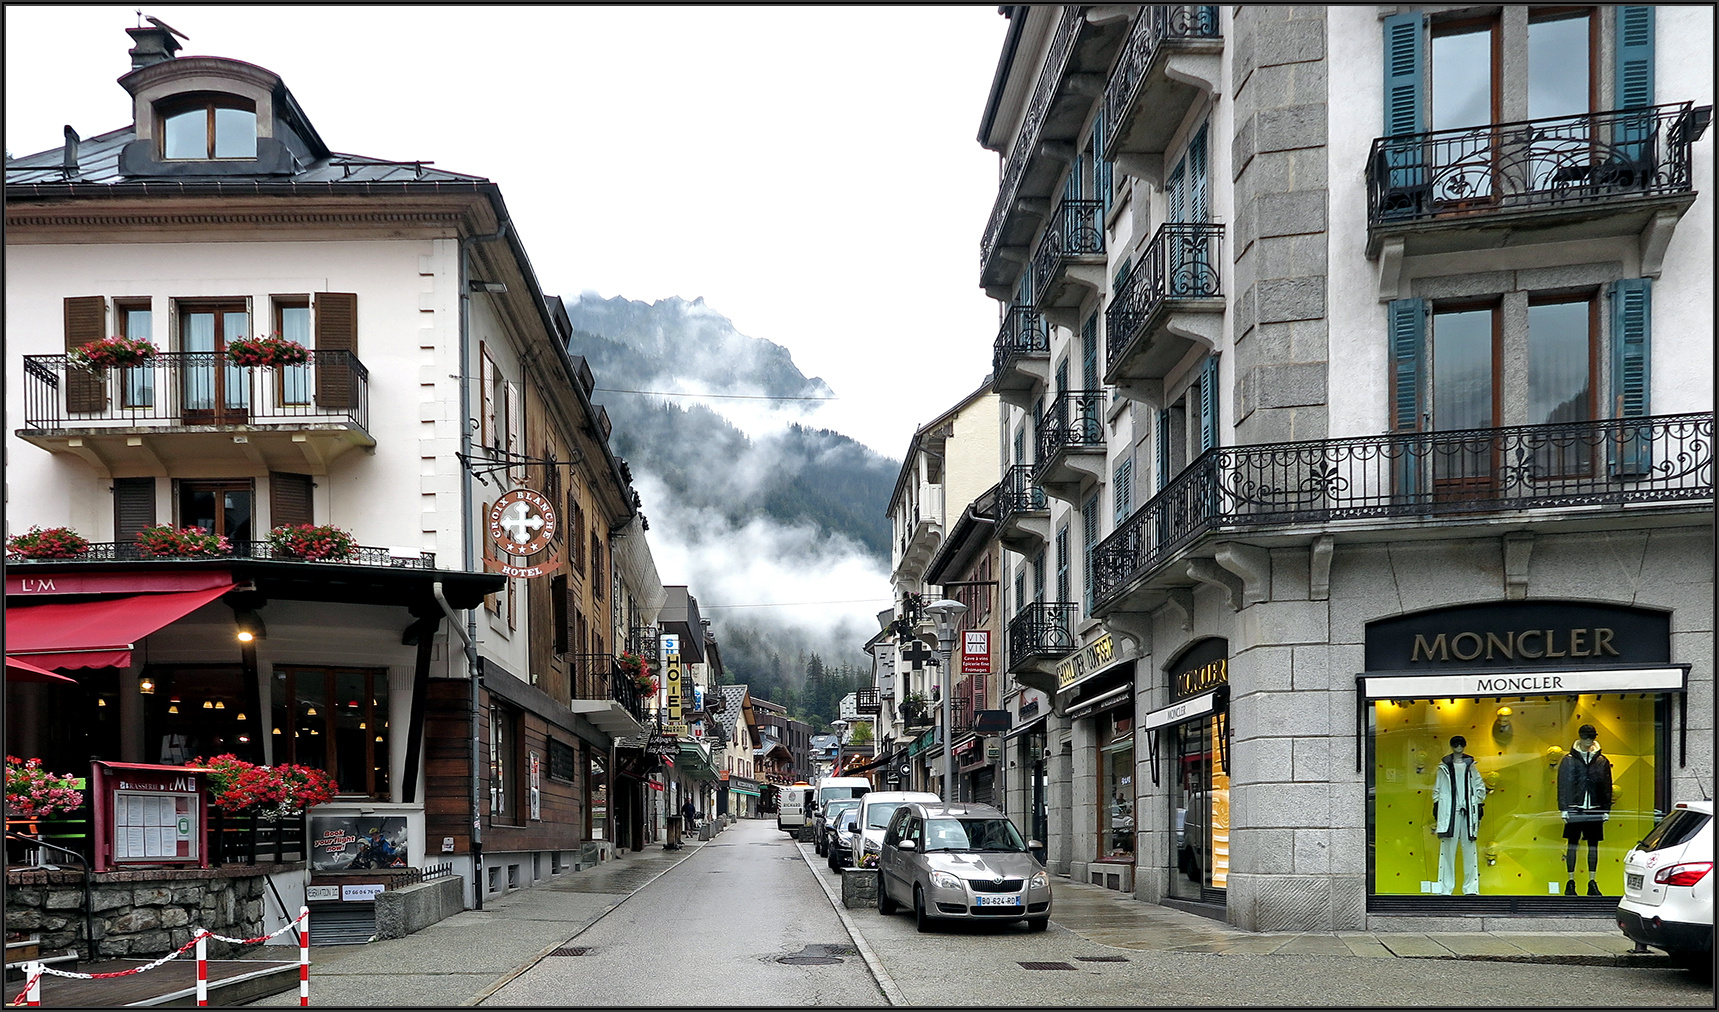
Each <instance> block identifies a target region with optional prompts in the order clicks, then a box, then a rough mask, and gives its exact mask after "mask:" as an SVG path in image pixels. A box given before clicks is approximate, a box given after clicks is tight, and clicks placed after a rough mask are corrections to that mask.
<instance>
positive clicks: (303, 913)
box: [298, 906, 310, 1006]
mask: <svg viewBox="0 0 1719 1012" xmlns="http://www.w3.org/2000/svg"><path fill="white" fill-rule="evenodd" d="M298 922H299V923H298V1003H299V1005H300V1006H308V1005H309V1004H310V907H308V906H305V907H299V908H298Z"/></svg>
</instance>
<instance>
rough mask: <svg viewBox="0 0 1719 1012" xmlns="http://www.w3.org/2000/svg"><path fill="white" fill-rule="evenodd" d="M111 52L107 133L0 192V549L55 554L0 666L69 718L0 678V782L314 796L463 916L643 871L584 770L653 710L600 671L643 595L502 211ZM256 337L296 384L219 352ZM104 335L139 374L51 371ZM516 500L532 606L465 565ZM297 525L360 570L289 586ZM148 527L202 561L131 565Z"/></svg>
mask: <svg viewBox="0 0 1719 1012" xmlns="http://www.w3.org/2000/svg"><path fill="white" fill-rule="evenodd" d="M115 34H116V36H117V32H116V33H115ZM129 34H130V35H131V36H132V41H133V43H134V48H133V50H132V56H133V61H134V62H133V68H132V70H131V71H130V72H129V73H127V74H125V75H124V76H123V77H121V78H120V80H119V85H120V86H121V87H123V88H125V90H126V91H127V92H128V94H129V95H130V97H131V100H132V104H133V110H134V115H133V118H132V121H131V122H130V123H129V124H126V125H124V126H121V127H119V128H118V129H114V130H109V131H107V132H104V133H99V134H95V135H93V136H91V137H89V138H87V139H80V138H79V137H78V136H77V134H76V133H75V132H72V131H71V129H70V128H68V133H67V143H66V145H65V146H64V147H62V148H58V149H55V150H52V151H47V152H42V153H39V154H35V155H29V156H25V157H21V158H16V159H12V160H9V161H8V162H7V164H6V220H7V231H6V264H7V272H6V309H5V312H6V330H7V335H8V337H7V342H6V358H5V369H6V373H5V375H6V390H7V398H6V415H7V418H6V421H7V424H6V437H5V438H6V443H7V446H6V459H7V485H6V491H7V501H6V506H7V509H6V522H7V532H6V533H7V534H8V536H15V535H20V534H24V533H26V532H28V531H29V529H31V528H33V527H41V528H71V529H73V530H74V531H75V532H76V533H77V534H78V535H79V536H81V537H82V538H83V539H84V540H85V541H86V542H88V543H89V547H88V548H87V549H86V550H84V551H82V552H80V553H75V554H72V555H70V556H69V557H65V558H26V557H24V556H19V555H14V556H13V557H12V558H11V559H10V560H9V561H10V562H11V565H9V567H8V572H7V602H6V603H7V616H6V617H7V630H8V641H7V650H8V652H9V653H17V652H20V651H22V652H23V653H24V655H25V657H26V659H28V658H30V657H34V658H36V660H37V662H38V663H39V665H40V666H45V667H48V668H55V669H58V670H60V671H61V672H69V673H70V677H71V678H72V679H74V682H75V683H74V684H72V685H69V686H68V685H66V683H65V682H63V681H62V682H57V683H51V684H50V683H42V684H15V683H14V681H13V679H11V678H10V677H9V678H8V694H7V704H8V705H7V714H8V723H7V749H8V753H9V754H14V755H26V756H38V757H41V758H43V759H44V761H45V762H46V763H47V765H48V766H49V767H50V768H53V769H56V770H62V771H63V770H65V769H71V770H72V771H73V773H74V774H75V775H81V774H84V773H87V771H88V762H89V759H90V757H91V756H99V757H101V758H103V759H105V760H110V761H123V762H134V763H135V762H143V763H159V762H176V761H182V760H184V759H189V758H192V757H195V756H213V755H216V754H218V753H222V752H234V753H237V754H239V755H240V756H241V757H242V758H246V759H250V760H252V761H255V762H258V763H282V762H295V763H299V764H302V765H309V766H314V767H318V768H321V769H324V770H325V771H326V772H328V773H329V774H330V775H331V776H332V777H334V778H335V779H336V781H337V782H338V786H339V797H338V798H337V799H336V801H335V803H334V804H333V805H331V806H327V807H326V809H325V810H324V809H319V810H318V811H317V812H313V813H312V814H313V819H314V818H316V817H318V816H319V815H329V814H336V815H344V816H349V817H350V818H352V819H354V820H358V821H369V820H387V826H388V827H389V828H388V832H389V833H390V834H391V835H397V836H398V841H397V842H398V843H400V845H401V846H402V849H403V851H404V852H405V854H406V856H407V860H408V861H409V863H410V864H411V865H412V866H424V865H425V864H439V863H441V862H444V861H451V862H453V864H454V865H455V872H456V874H457V875H459V876H460V877H461V878H463V879H464V880H465V902H466V903H467V904H468V905H481V904H482V901H483V897H484V896H485V895H499V894H500V893H503V892H506V891H509V890H511V889H515V888H522V887H527V886H530V885H532V884H533V883H535V882H537V881H541V880H544V879H547V878H549V877H552V876H553V875H556V874H559V873H560V872H562V871H565V870H572V869H575V868H578V867H580V866H582V865H583V864H588V863H594V862H595V861H597V860H599V859H601V858H602V857H603V856H604V855H605V854H606V853H607V852H609V851H612V850H613V849H614V848H616V847H631V848H633V849H638V848H639V847H642V846H643V844H644V832H645V824H644V817H645V816H644V805H643V795H644V785H643V778H644V777H645V776H646V775H647V771H646V770H645V769H644V766H645V764H646V763H645V759H644V758H643V757H642V756H637V755H632V756H628V755H619V754H617V752H616V749H615V745H614V743H615V740H616V739H618V738H621V737H624V736H627V735H637V734H638V733H639V732H640V730H641V729H642V727H643V724H642V720H643V717H644V714H645V710H646V707H647V705H649V702H650V701H649V700H647V699H643V698H641V693H640V691H639V690H638V688H637V687H636V686H635V685H634V684H633V682H632V681H631V680H627V679H622V678H621V677H619V675H618V669H617V668H616V666H615V659H616V655H618V654H619V653H620V652H621V651H623V650H625V649H628V648H629V647H630V648H631V649H633V650H643V649H646V648H647V646H648V647H649V648H651V649H653V650H654V644H655V635H656V634H655V628H654V627H655V621H656V610H657V609H658V608H660V607H661V604H662V598H663V591H662V587H661V585H660V581H659V580H658V577H657V574H656V570H655V566H654V563H652V562H651V557H650V552H649V548H648V545H647V544H646V543H645V533H644V530H645V525H644V523H643V520H642V515H641V514H640V512H639V508H638V506H639V504H638V499H637V496H636V494H635V493H634V491H633V489H632V487H631V477H630V474H629V473H628V472H627V469H626V467H625V464H624V463H623V462H621V461H620V460H618V459H617V458H616V457H615V456H614V454H613V453H612V452H611V450H610V449H609V446H608V436H609V422H608V418H607V416H606V414H605V413H604V412H603V411H602V409H601V408H600V407H598V406H596V405H593V404H592V402H591V400H590V394H591V390H592V385H593V382H594V379H593V377H592V375H591V371H590V369H589V368H588V367H587V366H586V365H585V363H584V362H583V360H580V359H577V358H573V357H571V356H569V354H568V353H567V340H568V337H569V336H570V334H571V326H570V324H569V322H568V319H567V316H566V313H565V312H564V311H562V309H561V306H560V302H559V300H557V299H554V298H552V297H548V296H546V295H545V294H544V293H543V291H542V289H541V287H540V286H539V284H538V281H537V279H536V277H535V275H534V273H533V270H532V267H531V263H530V260H529V258H528V256H527V254H526V251H525V248H524V246H523V244H522V243H521V240H520V237H519V229H518V228H516V227H515V225H514V223H513V221H512V220H511V219H510V217H509V214H508V210H507V207H506V205H505V203H504V202H503V200H502V197H501V193H500V191H499V189H498V188H497V187H496V185H495V184H493V183H491V182H490V181H488V180H487V179H484V178H482V177H479V176H473V175H465V174H460V173H454V172H448V171H443V170H439V169H434V168H431V167H430V166H428V165H426V164H423V163H416V162H395V161H388V160H383V159H376V158H369V157H364V156H359V155H350V154H342V153H339V152H338V151H335V150H333V149H331V148H330V147H329V146H328V144H326V143H325V142H324V141H323V139H322V138H321V137H320V136H319V135H318V133H317V131H316V129H315V128H314V127H313V126H312V124H311V121H310V119H309V117H308V115H307V114H306V111H305V110H303V109H302V108H300V106H299V105H298V104H297V102H296V101H295V100H294V98H293V96H292V93H291V91H290V90H288V88H287V87H286V85H285V83H284V82H283V81H282V79H281V78H280V77H279V76H277V75H276V74H275V73H273V72H271V71H269V70H265V69H263V68H261V67H257V66H254V65H252V64H249V63H245V62H242V61H240V60H235V59H228V58H224V57H204V56H183V57H181V56H177V55H176V50H177V49H178V48H179V43H178V41H177V39H176V38H175V37H174V36H173V34H172V33H171V30H168V29H162V28H136V29H130V30H129ZM351 140H353V141H354V142H356V143H358V144H360V145H361V144H362V143H363V138H352V139H351ZM269 334H276V335H279V336H280V337H283V338H285V339H287V340H290V341H292V342H295V343H296V344H298V345H301V346H303V348H305V349H308V358H307V359H305V360H303V361H302V362H299V363H296V364H285V365H281V364H252V363H250V362H247V361H242V360H240V359H238V358H235V357H234V356H233V354H231V352H233V351H234V349H235V347H236V346H237V347H240V348H242V347H243V346H242V344H240V342H241V339H247V338H251V337H261V336H264V335H269ZM115 335H119V336H123V337H128V338H132V339H139V340H144V341H148V342H149V343H150V344H152V345H153V347H154V348H155V349H157V350H156V352H155V354H154V355H153V357H150V358H149V359H147V360H146V361H141V362H130V363H123V364H118V365H112V366H110V367H108V368H105V369H96V370H91V369H88V368H84V367H81V366H80V365H79V363H78V355H79V354H80V353H84V352H86V350H87V348H88V347H89V346H90V345H91V344H92V343H93V342H102V341H103V339H105V338H109V337H112V336H115ZM462 461H465V462H469V464H470V466H469V467H468V466H465V464H464V463H462ZM518 485H526V486H529V487H531V488H533V489H536V490H537V491H539V492H541V493H542V494H543V495H544V496H545V497H547V501H548V503H549V504H550V508H551V510H552V511H553V512H554V513H556V514H558V517H557V520H556V522H557V523H558V525H559V527H558V531H557V534H556V536H555V538H554V540H553V548H552V550H551V551H549V552H546V553H544V554H543V555H540V556H536V557H535V558H534V559H533V560H532V561H539V562H541V561H546V560H550V559H551V557H553V560H552V561H549V562H548V570H547V571H546V572H545V573H544V574H543V575H541V576H538V577H535V578H531V579H526V578H523V577H520V578H505V577H503V576H501V575H499V574H497V573H494V572H492V571H490V567H487V566H486V561H497V560H493V559H492V557H493V556H494V555H495V552H494V550H493V546H492V542H491V538H490V537H489V536H488V533H487V532H488V530H489V527H490V523H489V518H488V516H487V514H488V512H489V509H490V507H491V504H492V503H494V502H495V501H496V500H497V499H498V498H499V497H500V495H501V493H502V492H503V491H504V490H506V489H508V488H510V487H514V486H518ZM508 519H509V517H503V518H502V520H503V521H504V524H503V526H505V521H507V520H508ZM515 519H524V520H526V521H528V524H529V525H539V526H528V527H527V528H522V529H525V530H533V531H541V530H542V528H541V526H540V525H541V524H543V523H545V522H546V521H547V516H546V515H545V511H542V510H535V509H534V510H529V511H526V513H524V514H521V515H520V516H519V517H517V518H515ZM302 524H312V525H332V526H334V527H337V528H341V529H343V530H344V531H346V532H348V533H349V534H350V535H351V538H352V540H353V541H355V542H356V545H357V546H358V547H356V548H355V549H354V550H353V551H352V552H350V553H349V554H346V555H344V556H336V557H332V558H326V559H322V560H320V561H314V562H313V561H309V560H308V559H307V557H305V556H304V555H303V554H297V555H295V554H293V550H292V548H291V546H290V545H287V544H285V543H283V542H281V541H280V540H279V538H278V537H276V536H275V532H276V529H277V528H280V527H282V525H302ZM162 525H165V526H166V527H167V528H169V529H171V530H183V529H185V528H191V527H197V528H202V529H203V530H205V531H207V532H210V533H211V534H213V535H215V536H219V537H221V538H223V539H224V541H223V542H222V543H221V544H220V545H219V546H211V547H209V548H208V549H207V551H206V552H205V553H204V554H203V555H201V556H199V557H195V558H192V557H184V556H181V555H177V554H171V553H167V552H166V551H165V550H156V551H151V550H150V548H149V546H148V545H146V544H142V543H140V542H139V541H138V540H137V535H138V534H139V532H140V531H144V530H146V529H149V528H152V527H157V526H162ZM512 561H514V562H515V564H522V563H523V562H524V559H523V557H515V558H513V560H512ZM69 594H70V595H77V596H75V597H68V596H67V595H69ZM163 595H180V596H181V597H180V598H174V599H172V600H181V599H182V600H183V602H184V609H183V610H182V611H180V612H177V613H174V614H172V615H167V613H166V611H164V610H163V608H162V607H159V606H158V605H160V604H161V602H164V601H168V600H169V598H167V597H164V596H163ZM184 595H192V596H191V597H184ZM196 595H203V596H202V597H197V596H196ZM68 608H80V609H84V610H85V611H86V612H88V614H87V615H85V616H84V618H86V619H88V621H87V622H86V626H87V628H83V629H82V631H81V632H80V631H79V630H77V629H71V628H69V627H68V626H67V625H66V624H65V623H64V622H60V623H59V624H58V625H56V624H54V622H53V621H51V620H52V619H53V617H54V616H55V615H56V614H60V612H56V611H55V610H54V609H68ZM168 610H171V609H168ZM164 616H165V617H164ZM157 620H158V621H157ZM151 623H153V624H151ZM100 630H105V632H103V631H100ZM236 632H238V633H246V634H248V635H250V637H251V638H250V639H249V640H248V641H246V642H240V641H239V639H238V638H236V636H235V633H236ZM79 636H82V637H83V639H82V640H80V639H79ZM102 636H106V637H107V638H108V639H111V640H112V642H111V643H109V642H105V641H104V642H101V643H95V642H84V641H83V640H88V639H90V638H91V637H95V638H96V639H101V638H102ZM97 647H100V648H102V649H99V650H98V649H96V648H97ZM479 672H481V674H482V680H481V685H480V684H479V680H478V679H477V677H476V675H477V674H478V673H479ZM474 746H475V754H474ZM474 823H475V826H474ZM364 828H365V829H367V828H368V826H366V827H364ZM396 831H397V833H396ZM302 849H303V848H302V843H301V850H302ZM328 870H332V869H330V868H324V867H323V866H322V864H321V863H318V862H317V861H313V862H312V873H313V877H314V876H316V875H319V874H321V873H322V872H324V871H328ZM302 878H303V876H302V874H301V875H300V876H299V878H298V880H297V881H298V882H299V886H298V888H299V889H300V894H301V898H302ZM291 905H292V906H293V907H294V908H295V909H296V906H297V904H296V903H293V904H291ZM270 909H271V910H272V909H273V907H272V906H271V907H270ZM272 926H278V925H271V927H272ZM138 944H143V943H138ZM174 944H178V943H177V941H175V943H174ZM120 951H123V950H120ZM136 951H141V950H136ZM106 952H107V953H109V954H112V953H114V952H115V949H114V948H112V947H109V948H108V949H107V950H106Z"/></svg>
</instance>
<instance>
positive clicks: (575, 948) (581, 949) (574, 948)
mask: <svg viewBox="0 0 1719 1012" xmlns="http://www.w3.org/2000/svg"><path fill="white" fill-rule="evenodd" d="M590 951H591V947H590V946H588V945H563V946H562V947H561V948H559V949H556V950H555V951H554V952H551V953H550V955H551V956H584V955H588V954H589V953H590Z"/></svg>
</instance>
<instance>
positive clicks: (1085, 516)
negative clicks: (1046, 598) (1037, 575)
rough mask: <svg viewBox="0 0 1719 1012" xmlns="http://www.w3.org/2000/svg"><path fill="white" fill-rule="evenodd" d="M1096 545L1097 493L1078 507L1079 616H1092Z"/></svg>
mask: <svg viewBox="0 0 1719 1012" xmlns="http://www.w3.org/2000/svg"><path fill="white" fill-rule="evenodd" d="M1097 544H1098V493H1097V492H1094V493H1092V497H1091V498H1090V499H1088V500H1086V502H1085V503H1083V504H1081V507H1080V569H1081V574H1080V579H1081V584H1082V590H1083V591H1084V593H1083V595H1082V597H1081V612H1080V613H1081V614H1082V615H1091V614H1092V591H1093V587H1094V581H1093V575H1094V573H1093V565H1092V549H1093V547H1094V546H1095V545H1097Z"/></svg>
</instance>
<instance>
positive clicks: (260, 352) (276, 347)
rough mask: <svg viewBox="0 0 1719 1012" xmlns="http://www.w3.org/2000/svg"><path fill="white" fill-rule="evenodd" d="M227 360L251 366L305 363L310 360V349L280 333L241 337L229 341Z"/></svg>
mask: <svg viewBox="0 0 1719 1012" xmlns="http://www.w3.org/2000/svg"><path fill="white" fill-rule="evenodd" d="M227 361H229V362H231V363H233V364H234V365H249V366H259V365H261V366H269V365H273V366H283V365H303V364H304V363H306V362H308V361H310V350H309V349H307V348H306V347H305V346H304V345H302V344H299V343H298V342H297V341H289V340H287V339H286V338H284V337H282V336H280V335H279V334H270V335H269V336H267V337H240V338H235V339H233V340H231V341H228V342H227Z"/></svg>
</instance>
